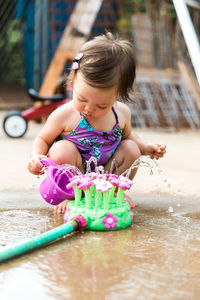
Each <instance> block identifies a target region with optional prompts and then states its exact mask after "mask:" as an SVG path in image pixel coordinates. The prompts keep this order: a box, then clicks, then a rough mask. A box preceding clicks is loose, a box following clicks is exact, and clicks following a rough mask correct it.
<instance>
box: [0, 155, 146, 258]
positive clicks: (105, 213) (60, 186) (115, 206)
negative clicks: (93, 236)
mask: <svg viewBox="0 0 200 300" xmlns="http://www.w3.org/2000/svg"><path fill="white" fill-rule="evenodd" d="M41 162H42V163H43V164H44V166H45V167H44V168H45V170H46V178H45V179H44V181H43V182H42V183H41V185H40V193H41V195H42V197H43V198H44V199H45V201H47V202H48V203H49V204H52V205H57V204H59V203H61V202H62V201H63V200H65V199H68V200H73V199H74V201H70V202H68V205H67V209H66V212H65V215H64V221H65V223H64V224H63V225H61V226H59V227H57V228H54V229H52V230H50V231H47V232H45V233H42V234H41V235H39V236H37V237H34V238H32V239H30V240H28V241H25V242H21V243H19V244H17V245H15V246H12V247H9V248H6V249H4V250H3V251H1V252H0V262H3V261H6V260H8V259H11V258H14V257H16V256H19V255H22V254H23V253H26V252H29V251H32V250H34V249H37V248H39V247H41V246H44V245H46V244H48V243H49V242H52V241H54V240H57V239H58V238H60V237H63V236H65V235H67V234H70V233H72V232H73V231H81V230H83V229H85V230H97V231H113V230H118V229H123V228H126V227H128V226H130V225H131V223H132V220H133V212H132V210H131V209H130V206H129V204H128V203H127V202H126V201H124V192H125V191H126V190H129V189H130V187H131V185H132V181H131V180H130V179H129V175H130V174H131V171H132V170H133V169H134V168H138V166H139V164H141V162H142V163H143V165H144V164H147V165H148V166H150V165H149V164H148V163H146V162H143V161H141V159H139V160H137V161H135V162H134V164H133V165H132V166H131V167H130V168H129V169H128V170H127V171H126V172H124V173H123V174H122V175H120V176H118V175H116V174H113V173H112V170H113V168H114V163H115V161H113V164H112V166H111V170H110V173H109V174H108V173H105V172H104V168H103V166H97V161H96V159H95V158H94V157H91V158H90V160H89V161H88V162H87V170H86V174H82V173H81V172H80V170H79V169H78V168H76V167H74V166H71V165H56V164H55V162H54V161H53V160H51V159H49V158H47V159H44V160H42V161H41ZM91 167H92V168H91Z"/></svg>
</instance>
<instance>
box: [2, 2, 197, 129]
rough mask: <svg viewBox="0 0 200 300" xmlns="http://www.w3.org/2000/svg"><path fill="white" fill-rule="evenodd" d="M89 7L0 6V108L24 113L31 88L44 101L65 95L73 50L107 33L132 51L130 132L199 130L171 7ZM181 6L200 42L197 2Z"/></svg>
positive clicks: (191, 72) (191, 75) (189, 66)
mask: <svg viewBox="0 0 200 300" xmlns="http://www.w3.org/2000/svg"><path fill="white" fill-rule="evenodd" d="M87 2H88V1H87V0H85V1H84V0H79V1H78V0H77V1H76V0H73V1H72V0H35V1H32V0H13V1H9V0H0V109H11V108H12V109H13V108H14V109H15V108H17V109H24V108H27V107H30V106H31V105H32V103H31V100H30V98H29V97H28V94H27V90H28V89H30V88H34V89H35V90H36V91H38V92H39V93H41V94H42V95H46V96H48V95H52V94H54V93H57V92H59V93H60V92H61V93H66V84H65V77H64V73H65V72H67V70H68V69H69V67H70V64H71V60H72V58H73V56H74V55H75V54H76V52H78V48H79V46H80V45H81V44H82V43H83V42H84V41H85V40H88V39H91V38H92V37H94V36H96V35H99V34H101V33H104V32H105V31H106V30H109V31H111V32H113V33H118V34H120V35H121V36H123V37H125V38H127V39H129V40H130V41H131V42H132V43H133V44H134V46H135V50H136V57H137V67H138V71H137V80H136V84H135V87H134V89H135V98H136V101H135V104H134V105H131V110H132V125H133V126H135V127H142V128H145V127H166V128H169V129H170V130H177V129H179V128H192V129H193V128H194V129H195V128H199V127H200V117H199V116H200V115H199V110H200V102H199V101H200V100H199V99H200V97H199V95H200V89H199V83H198V78H197V76H196V72H195V68H194V62H192V60H191V55H190V53H189V52H188V45H187V41H186V40H185V37H184V35H183V33H182V32H183V31H182V28H181V26H180V20H179V19H178V17H177V11H176V9H175V6H174V2H173V1H171V0H148V1H145V0H123V1H120V0H103V1H100V0H93V1H92V8H91V7H89V6H88V5H87V4H88V3H87ZM181 2H184V5H185V7H186V9H187V12H188V15H189V18H190V20H191V21H192V26H193V28H194V31H195V33H196V38H197V40H198V42H199V32H200V1H198V0H196V1H193V0H191V1H189V0H187V1H183V0H181ZM78 5H79V9H78V8H77V6H78ZM81 5H82V6H81ZM69 29H70V30H69ZM75 41H79V42H77V43H75ZM72 44H73V47H72ZM59 51H60V52H59ZM56 53H57V56H58V54H59V53H60V61H59V64H58V63H56V64H57V67H55V62H58V60H56V59H55V56H56ZM62 53H65V55H62ZM196 59H197V60H198V58H197V57H196ZM199 60H200V57H199ZM50 71H51V72H52V73H54V75H53V77H52V76H50V75H49V72H50ZM50 87H51V88H50ZM66 97H70V93H69V94H66Z"/></svg>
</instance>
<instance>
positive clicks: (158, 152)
mask: <svg viewBox="0 0 200 300" xmlns="http://www.w3.org/2000/svg"><path fill="white" fill-rule="evenodd" d="M165 153H166V145H160V144H151V143H148V144H146V145H145V146H144V150H143V153H142V154H143V155H149V156H150V157H151V158H152V159H153V158H156V159H159V158H161V157H163V156H164V154H165Z"/></svg>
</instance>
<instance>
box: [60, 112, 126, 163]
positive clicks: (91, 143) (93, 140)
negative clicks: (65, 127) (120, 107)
mask: <svg viewBox="0 0 200 300" xmlns="http://www.w3.org/2000/svg"><path fill="white" fill-rule="evenodd" d="M112 110H113V113H114V115H115V117H116V124H115V126H114V128H113V129H112V130H111V131H108V132H102V131H97V130H95V129H94V128H92V127H91V126H90V124H89V123H88V122H87V120H86V119H85V118H84V117H83V115H81V121H80V122H79V124H78V125H77V126H76V127H75V128H74V129H73V130H72V131H71V132H70V133H68V134H66V135H64V136H63V139H64V140H67V141H70V142H72V143H74V144H75V145H76V147H77V149H78V150H79V152H80V154H81V157H82V159H83V161H86V160H89V159H90V157H91V156H94V157H95V158H96V159H97V164H98V165H105V164H106V163H107V161H108V160H109V159H110V157H111V156H112V155H113V154H114V152H115V150H116V149H117V147H118V145H119V143H120V141H121V138H122V130H121V128H120V126H119V120H118V116H117V113H116V111H115V109H114V107H113V108H112Z"/></svg>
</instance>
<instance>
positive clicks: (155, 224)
mask: <svg viewBox="0 0 200 300" xmlns="http://www.w3.org/2000/svg"><path fill="white" fill-rule="evenodd" d="M14 197H18V198H19V197H20V195H15V196H14V195H12V197H11V198H12V201H11V200H10V201H9V196H8V195H7V203H8V204H7V205H6V206H4V207H2V206H1V207H0V237H1V238H0V250H1V249H4V248H5V247H6V246H9V245H14V244H16V243H17V242H20V241H22V240H26V239H29V238H31V237H34V236H37V235H39V234H40V233H42V232H45V231H47V230H49V229H51V228H54V227H56V226H59V225H60V224H62V223H63V216H61V215H55V214H54V212H53V211H52V209H50V208H49V207H47V206H40V201H42V200H37V201H36V202H34V201H33V202H31V203H33V205H32V207H31V204H30V203H29V204H26V202H25V200H24V202H23V197H24V195H21V197H20V201H21V202H19V201H18V202H16V201H14ZM32 197H33V196H32ZM30 198H31V197H30ZM29 200H30V199H29ZM32 200H33V199H32ZM136 200H138V203H139V205H138V207H137V208H136V209H135V212H134V223H133V225H132V226H131V227H129V228H127V229H124V230H121V231H115V232H82V233H74V234H72V235H70V236H66V237H64V238H63V239H61V240H60V241H57V242H54V243H52V244H51V245H49V246H48V247H45V248H42V249H38V250H37V251H34V252H32V253H30V254H26V255H23V256H21V257H19V258H17V259H13V260H10V261H8V262H6V263H3V264H1V265H0V299H1V300H10V299H12V298H13V299H20V300H23V299H24V300H25V299H26V300H27V299H29V300H32V299H34V300H35V299H42V300H46V299H49V300H51V299H52V300H53V299H56V300H57V299H79V298H81V299H95V300H96V299H100V300H102V299H108V300H110V299H123V300H124V299H145V300H146V299H148V300H149V299H153V300H156V299H159V300H161V299H167V300H168V299H170V300H171V299H187V300H188V299H200V234H199V228H200V209H198V207H200V206H199V202H200V201H199V200H192V199H190V200H187V199H185V200H181V201H180V200H177V199H174V200H173V201H172V199H171V198H170V197H169V196H167V197H164V198H162V197H160V198H159V199H157V201H154V200H155V199H153V198H151V197H150V196H148V197H146V196H145V197H144V196H141V197H138V198H137V199H136ZM23 203H24V205H23ZM17 204H18V205H17ZM19 204H20V205H19ZM14 206H15V207H18V209H16V208H14ZM19 206H20V209H19ZM169 207H171V208H172V209H169Z"/></svg>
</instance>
